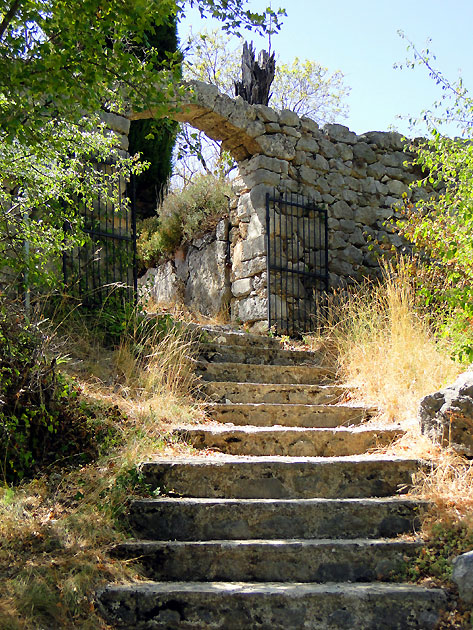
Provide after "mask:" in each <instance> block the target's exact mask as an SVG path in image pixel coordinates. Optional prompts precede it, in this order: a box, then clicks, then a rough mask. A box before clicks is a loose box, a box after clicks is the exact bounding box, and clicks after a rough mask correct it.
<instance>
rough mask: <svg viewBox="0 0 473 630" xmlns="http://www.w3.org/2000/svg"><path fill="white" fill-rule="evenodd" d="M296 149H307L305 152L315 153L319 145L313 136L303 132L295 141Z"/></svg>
mask: <svg viewBox="0 0 473 630" xmlns="http://www.w3.org/2000/svg"><path fill="white" fill-rule="evenodd" d="M296 149H297V150H299V151H307V153H317V152H318V150H319V145H318V144H317V141H316V140H315V139H314V138H313V136H310V135H308V134H304V135H303V136H302V137H301V138H300V140H299V142H298V143H297V145H296Z"/></svg>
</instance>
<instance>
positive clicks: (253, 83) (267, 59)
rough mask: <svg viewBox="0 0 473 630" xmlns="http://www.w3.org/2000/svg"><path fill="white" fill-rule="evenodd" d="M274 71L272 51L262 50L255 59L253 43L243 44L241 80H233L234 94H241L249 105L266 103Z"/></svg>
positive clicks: (274, 63) (274, 64)
mask: <svg viewBox="0 0 473 630" xmlns="http://www.w3.org/2000/svg"><path fill="white" fill-rule="evenodd" d="M275 71H276V62H275V60H274V53H273V54H272V55H270V54H269V53H267V52H266V51H265V50H262V51H261V52H260V54H259V55H258V61H256V60H255V50H254V48H253V44H250V45H248V44H247V42H245V43H244V44H243V53H242V55H241V78H242V80H241V81H235V94H236V96H241V97H242V98H243V99H245V101H247V102H248V103H250V105H256V104H261V105H267V104H268V103H269V98H270V96H271V95H270V92H269V90H270V88H271V83H272V82H273V79H274V73H275Z"/></svg>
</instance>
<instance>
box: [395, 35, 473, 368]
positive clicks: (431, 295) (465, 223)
mask: <svg viewBox="0 0 473 630" xmlns="http://www.w3.org/2000/svg"><path fill="white" fill-rule="evenodd" d="M409 47H410V49H411V51H412V52H413V58H412V59H410V60H409V61H408V66H410V67H413V66H414V65H418V64H420V65H422V66H424V67H425V68H427V70H428V72H429V74H430V76H431V77H432V78H433V79H434V80H435V82H436V83H437V85H438V86H439V87H440V89H441V95H440V99H439V100H438V101H437V102H435V103H434V104H433V107H432V108H430V109H428V110H425V111H424V112H423V113H422V115H421V116H420V117H419V119H417V120H415V121H414V122H415V123H416V124H417V128H418V127H419V126H422V127H424V128H427V132H428V136H427V137H426V138H423V139H420V138H418V139H417V140H416V141H415V142H414V143H412V146H411V147H410V148H411V150H412V151H413V152H414V154H415V162H416V164H417V165H418V166H419V167H420V169H421V172H422V173H423V178H422V179H420V180H419V181H418V182H415V183H414V184H413V185H415V186H419V187H421V188H422V187H423V188H424V189H426V190H425V193H424V195H423V198H422V199H420V200H419V201H418V202H417V203H416V204H415V205H414V204H412V203H409V202H408V201H407V199H406V211H405V213H404V217H403V219H402V220H401V221H400V222H399V224H398V225H399V229H400V231H401V233H402V234H403V235H404V236H405V237H406V238H407V239H408V240H410V241H411V242H412V243H413V245H414V246H415V252H416V258H415V264H416V266H415V270H416V274H417V276H418V280H419V286H420V292H421V294H422V295H423V296H424V298H425V300H426V301H427V303H428V304H429V306H430V307H432V308H433V309H435V311H436V313H437V315H438V317H437V323H438V324H439V325H440V327H441V329H442V330H443V332H445V334H446V335H447V336H448V337H449V338H450V340H453V342H454V354H456V355H457V356H460V357H461V358H467V359H469V360H470V361H471V360H472V359H473V334H472V324H473V142H472V141H473V98H472V97H471V96H470V94H469V92H468V91H467V90H466V88H465V87H464V85H463V83H462V80H461V79H458V80H457V81H450V80H449V79H448V78H447V77H446V76H445V75H444V74H443V73H442V72H441V71H440V70H439V69H438V67H437V62H436V60H435V57H434V56H433V55H432V53H431V52H430V51H429V50H418V49H417V48H416V47H415V46H414V45H413V44H412V42H409ZM452 129H453V131H454V132H455V131H456V132H457V133H460V136H457V137H450V136H449V135H447V134H448V133H451V132H452ZM428 189H430V191H432V190H433V191H434V192H433V193H432V192H430V193H428V192H427V190H428Z"/></svg>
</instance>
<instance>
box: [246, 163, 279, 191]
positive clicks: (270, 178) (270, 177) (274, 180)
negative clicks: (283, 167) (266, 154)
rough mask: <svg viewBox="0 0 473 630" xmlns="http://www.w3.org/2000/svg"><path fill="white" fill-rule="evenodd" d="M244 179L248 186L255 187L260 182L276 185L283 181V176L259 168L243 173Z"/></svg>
mask: <svg viewBox="0 0 473 630" xmlns="http://www.w3.org/2000/svg"><path fill="white" fill-rule="evenodd" d="M242 177H243V180H244V182H245V184H246V185H247V186H248V188H253V187H254V186H257V185H258V184H267V185H268V186H273V187H276V186H278V184H279V182H280V181H281V176H280V175H279V174H278V173H275V172H274V171H267V170H266V169H264V168H259V169H258V170H256V171H253V172H251V173H248V175H243V176H242Z"/></svg>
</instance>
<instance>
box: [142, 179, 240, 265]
mask: <svg viewBox="0 0 473 630" xmlns="http://www.w3.org/2000/svg"><path fill="white" fill-rule="evenodd" d="M231 194H232V193H231V188H230V185H229V184H228V183H227V182H225V181H223V180H221V179H218V178H215V177H213V176H209V175H206V176H201V177H198V178H196V179H195V180H194V182H193V183H192V184H190V185H189V186H188V187H187V188H184V189H183V190H181V191H179V192H173V193H171V194H169V195H168V196H167V197H166V198H165V199H164V201H163V203H162V205H161V207H160V208H159V209H158V216H156V217H153V218H151V219H147V220H145V221H143V222H142V224H141V230H140V237H139V239H138V256H139V258H140V261H141V263H142V265H143V266H144V267H150V266H153V265H156V264H159V263H160V262H162V261H164V260H165V259H166V257H167V256H170V255H171V254H173V253H174V251H175V250H176V249H177V248H178V247H179V246H180V245H181V244H184V243H188V242H189V241H191V240H192V239H193V238H195V237H197V236H199V235H201V234H204V233H205V232H207V231H209V230H211V229H212V228H213V227H215V225H216V224H217V222H218V221H219V220H220V218H222V217H223V216H225V215H226V214H227V213H228V201H229V199H230V197H231Z"/></svg>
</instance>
